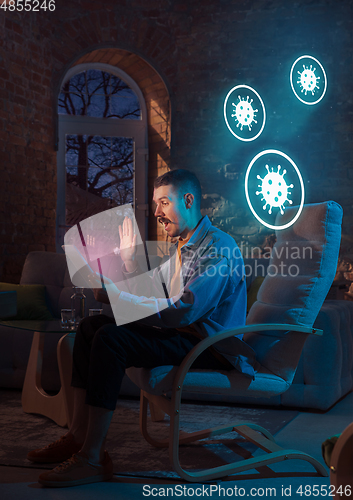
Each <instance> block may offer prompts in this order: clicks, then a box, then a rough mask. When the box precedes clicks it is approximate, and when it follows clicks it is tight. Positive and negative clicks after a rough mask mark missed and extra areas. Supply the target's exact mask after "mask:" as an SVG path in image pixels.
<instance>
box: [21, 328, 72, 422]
mask: <svg viewBox="0 0 353 500" xmlns="http://www.w3.org/2000/svg"><path fill="white" fill-rule="evenodd" d="M44 337H45V333H44V332H34V334H33V341H32V346H31V351H30V354H29V359H28V364H27V370H26V376H25V380H24V384H23V389H22V408H23V411H24V412H26V413H38V414H39V415H44V416H46V417H49V418H51V419H52V420H54V422H56V423H57V424H58V425H60V426H62V427H65V425H67V415H66V411H65V406H64V395H63V391H62V389H60V392H59V393H58V394H56V395H55V396H49V394H47V393H46V392H45V391H44V389H43V387H42V382H41V376H42V361H43V350H44Z"/></svg>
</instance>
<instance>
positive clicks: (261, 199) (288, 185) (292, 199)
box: [245, 149, 304, 230]
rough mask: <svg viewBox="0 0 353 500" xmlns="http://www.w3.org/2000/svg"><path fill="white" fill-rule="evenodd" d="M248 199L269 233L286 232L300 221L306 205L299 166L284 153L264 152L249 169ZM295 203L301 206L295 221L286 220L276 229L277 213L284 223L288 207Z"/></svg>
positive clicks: (294, 218)
mask: <svg viewBox="0 0 353 500" xmlns="http://www.w3.org/2000/svg"><path fill="white" fill-rule="evenodd" d="M278 156H279V157H280V158H278ZM279 162H280V163H279ZM259 181H261V183H260V184H259ZM245 196H246V200H247V202H248V205H249V207H250V210H251V212H252V213H253V215H254V216H255V217H256V219H257V220H258V221H259V222H261V224H263V225H264V226H266V227H268V228H270V229H276V230H279V229H286V228H287V227H289V226H291V225H292V224H293V223H294V222H295V221H296V220H297V219H298V217H299V215H300V213H301V211H302V209H303V205H304V183H303V179H302V176H301V174H300V171H299V169H298V167H297V165H296V164H295V163H294V161H293V160H292V159H291V158H290V157H289V156H288V155H286V154H285V153H283V152H282V151H277V150H275V149H267V150H265V151H262V152H261V153H259V154H257V155H256V156H255V157H254V158H253V159H252V160H251V162H250V164H249V166H248V168H247V171H246V175H245ZM293 203H294V205H298V210H297V212H296V214H295V215H294V217H292V219H291V220H289V221H288V220H285V219H286V217H284V220H283V223H280V224H278V225H275V224H274V222H275V219H276V217H277V215H278V212H280V215H281V217H280V219H281V218H282V216H284V215H285V209H286V207H287V206H288V205H292V204H293ZM261 209H262V212H261Z"/></svg>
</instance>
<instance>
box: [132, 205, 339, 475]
mask: <svg viewBox="0 0 353 500" xmlns="http://www.w3.org/2000/svg"><path fill="white" fill-rule="evenodd" d="M295 210H296V208H295V207H292V208H287V209H286V212H285V215H284V216H283V217H282V219H281V223H282V224H284V223H285V222H286V221H289V220H291V218H292V217H293V215H294V213H295ZM284 219H285V221H284ZM341 221H342V208H341V207H340V206H339V205H338V204H337V203H335V202H332V201H331V202H326V203H321V204H313V205H306V206H304V208H303V211H302V214H301V216H300V218H299V219H298V220H297V221H296V222H295V224H293V225H292V226H290V227H289V228H287V229H286V230H283V231H278V232H277V242H276V244H275V246H274V249H273V252H272V257H271V261H270V265H269V270H268V273H267V276H266V278H265V280H264V282H263V284H262V285H261V287H260V290H259V292H258V296H257V301H256V302H255V303H254V305H253V306H252V308H251V309H250V312H249V315H248V318H247V325H246V326H244V327H241V328H237V329H234V330H228V331H224V332H222V333H220V334H218V335H216V336H214V337H209V338H206V339H203V340H202V341H200V343H199V344H198V345H197V346H195V348H194V349H193V350H192V351H191V352H190V353H189V354H188V355H187V356H186V358H185V359H184V361H183V363H182V364H181V365H180V367H177V366H160V367H155V368H152V369H145V368H129V369H128V370H127V371H126V373H127V375H128V376H129V377H130V378H131V380H132V381H133V382H135V384H137V385H138V386H139V387H140V389H141V406H140V429H141V432H142V434H143V436H144V437H145V439H146V440H147V441H148V442H149V443H151V444H152V445H153V446H157V447H169V456H170V460H171V462H172V464H173V467H174V469H175V471H176V472H177V473H178V474H179V475H180V476H181V477H182V478H183V479H185V480H187V481H192V482H197V481H205V480H211V479H216V478H220V477H224V476H228V475H230V474H234V473H237V472H241V471H244V470H249V469H253V468H258V467H260V466H264V465H269V464H271V463H275V462H279V461H282V460H286V459H289V458H292V459H302V460H306V461H308V462H309V463H311V464H312V465H313V466H314V468H315V469H316V470H317V472H318V473H319V474H321V475H322V476H327V475H328V474H327V472H326V470H325V468H324V467H323V466H322V465H321V463H320V462H318V461H317V460H316V459H314V458H313V457H311V456H309V455H307V454H305V453H303V452H300V451H296V450H286V449H282V448H281V447H280V446H278V445H277V444H276V443H275V440H274V438H273V436H272V435H271V434H270V433H269V432H268V431H267V430H266V429H264V428H263V427H260V426H257V425H253V424H247V423H246V422H231V423H229V425H226V426H221V427H215V428H212V429H206V430H203V431H198V432H194V433H190V434H189V435H184V436H183V437H180V436H179V419H180V405H181V395H182V391H183V390H186V391H187V392H188V393H189V394H190V393H194V394H196V393H198V392H202V393H205V392H208V393H212V394H233V395H237V396H240V397H241V396H251V397H253V398H254V402H255V403H256V398H257V397H264V396H265V397H271V396H273V395H278V394H282V393H283V392H285V391H286V390H287V389H288V388H289V387H290V385H291V383H292V381H293V378H294V375H295V371H296V368H297V365H298V362H299V358H300V355H301V352H302V349H303V346H304V343H305V341H306V339H307V336H308V334H310V333H311V334H318V335H322V330H316V329H314V328H313V327H312V325H313V324H314V321H315V319H316V316H317V314H318V312H319V310H320V308H321V306H322V303H323V301H324V299H325V297H326V295H327V292H328V291H329V288H330V286H331V283H332V281H333V279H334V276H335V271H336V265H337V259H338V252H339V246H340V231H341ZM233 335H243V340H244V341H245V342H247V343H248V344H249V345H250V346H251V347H252V348H253V349H254V351H255V352H256V358H257V362H258V364H257V366H256V376H255V379H254V380H250V379H249V378H247V377H245V376H244V375H243V374H241V373H240V372H238V371H237V370H235V369H234V370H230V371H222V370H220V371H212V370H200V369H198V370H196V369H192V363H193V361H194V360H195V359H196V358H197V356H199V354H200V353H201V352H202V351H204V350H205V349H207V348H208V347H209V346H211V345H213V344H215V343H216V342H219V341H221V340H224V339H226V338H230V337H232V336H233ZM148 404H149V405H150V410H151V417H152V419H153V420H162V419H163V418H164V414H165V413H167V414H168V415H170V433H169V439H166V440H159V441H157V440H156V439H154V438H152V437H151V436H150V435H149V433H148V429H147V407H148ZM230 431H235V432H236V433H238V434H240V435H242V436H243V437H245V439H247V440H249V441H251V442H252V443H254V444H255V445H256V446H258V447H259V448H261V449H262V450H264V451H265V452H266V453H265V454H262V455H260V456H256V457H255V458H254V457H253V458H250V459H246V460H241V461H238V462H234V463H231V464H227V465H223V466H219V467H214V468H210V469H207V470H204V471H197V472H194V471H187V470H184V469H183V468H182V467H181V465H180V462H179V444H186V443H190V442H192V441H195V440H199V439H203V438H205V437H209V436H215V435H219V434H222V433H226V432H230Z"/></svg>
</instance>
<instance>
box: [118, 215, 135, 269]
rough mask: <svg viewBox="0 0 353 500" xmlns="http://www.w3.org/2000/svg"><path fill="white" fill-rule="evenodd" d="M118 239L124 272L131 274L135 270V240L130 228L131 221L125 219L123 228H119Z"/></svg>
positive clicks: (127, 218)
mask: <svg viewBox="0 0 353 500" xmlns="http://www.w3.org/2000/svg"><path fill="white" fill-rule="evenodd" d="M119 237H120V257H121V258H122V260H123V262H124V264H125V267H126V270H127V271H128V272H133V271H135V269H136V263H135V262H134V260H135V254H136V238H137V235H136V234H134V230H133V227H132V220H131V219H130V218H129V217H125V219H124V221H123V226H122V227H121V226H119Z"/></svg>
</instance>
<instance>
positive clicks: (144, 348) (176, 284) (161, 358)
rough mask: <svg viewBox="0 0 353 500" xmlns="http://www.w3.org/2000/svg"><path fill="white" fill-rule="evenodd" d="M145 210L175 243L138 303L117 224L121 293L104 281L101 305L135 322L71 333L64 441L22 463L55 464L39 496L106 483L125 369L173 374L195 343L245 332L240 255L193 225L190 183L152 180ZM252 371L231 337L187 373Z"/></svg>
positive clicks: (224, 239) (126, 230)
mask: <svg viewBox="0 0 353 500" xmlns="http://www.w3.org/2000/svg"><path fill="white" fill-rule="evenodd" d="M153 200H154V202H155V204H156V210H155V213H154V215H155V216H156V217H158V219H159V221H160V222H161V223H163V224H164V227H165V230H166V232H167V233H168V235H169V236H170V237H174V238H178V243H177V245H175V246H174V247H173V249H172V250H173V251H174V255H173V251H172V255H171V257H172V258H170V259H169V261H168V262H167V263H166V264H165V265H164V266H160V268H157V269H156V270H154V273H153V279H150V278H148V279H147V285H146V283H145V285H144V292H146V290H147V294H141V293H140V291H139V289H138V284H139V269H138V265H137V263H136V259H135V254H136V236H135V235H134V234H133V229H132V222H131V220H130V219H128V218H125V220H124V222H123V225H122V227H121V226H120V227H119V236H120V256H121V258H122V260H123V262H124V266H123V273H124V275H125V277H126V279H127V285H128V288H129V290H130V292H127V291H121V290H119V289H118V288H117V286H116V285H115V284H114V283H112V282H109V280H106V287H107V291H108V295H109V299H110V302H111V304H112V305H113V304H114V307H115V306H116V308H117V309H118V310H119V311H126V310H130V311H136V313H137V316H138V317H140V318H143V319H142V320H140V321H131V322H128V323H127V324H124V325H122V326H117V325H116V324H115V322H114V320H113V319H112V318H108V317H107V316H93V317H90V318H86V319H84V320H83V321H82V322H81V323H80V325H79V327H78V330H77V334H76V339H75V346H74V353H73V375H72V385H73V387H74V415H73V420H72V423H71V426H70V429H69V432H68V433H67V434H66V435H65V436H63V437H61V438H60V439H59V440H58V441H56V442H55V443H52V444H51V445H49V446H47V447H45V448H43V449H39V450H34V451H32V452H30V453H29V454H28V459H29V460H32V461H33V462H46V463H56V462H61V461H64V463H63V464H61V465H59V466H58V467H56V468H55V469H54V470H53V471H50V472H45V473H43V474H41V475H40V477H39V482H40V483H41V484H43V485H45V486H54V487H60V486H73V485H78V484H85V483H91V482H97V481H105V480H109V479H110V478H111V477H112V476H113V465H112V462H111V459H110V457H109V455H108V453H107V452H106V451H105V449H104V445H105V439H106V435H107V432H108V428H109V425H110V421H111V418H112V415H113V411H114V409H115V406H116V402H117V399H118V395H119V390H120V385H121V382H122V379H123V376H124V372H125V368H127V367H130V366H136V367H146V368H148V367H149V368H150V367H154V366H159V365H179V364H180V363H181V362H182V360H183V359H184V357H185V356H186V355H187V354H188V352H189V351H190V350H191V349H192V348H193V347H194V346H195V345H196V344H197V343H198V342H199V340H200V339H201V338H204V337H206V336H208V335H214V334H216V333H218V332H220V331H222V330H225V329H227V328H232V327H237V326H240V325H243V324H244V322H245V311H246V285H245V280H244V265H243V261H242V258H241V254H240V251H239V249H238V247H237V245H236V243H235V242H234V240H233V239H232V238H231V237H230V236H228V235H227V234H225V233H224V232H222V231H220V230H219V229H217V228H215V227H213V226H212V225H211V223H210V221H209V219H208V217H207V216H206V217H202V215H201V211H200V201H201V188H200V184H199V181H198V179H197V178H196V177H195V175H194V174H192V173H191V172H188V171H186V170H172V171H170V172H167V173H166V174H164V175H162V176H160V177H158V178H157V179H156V180H155V183H154V194H153ZM173 257H174V258H173ZM161 274H162V275H163V278H161ZM96 286H99V285H98V284H97V285H96ZM146 287H147V288H146ZM102 295H103V296H102ZM96 297H97V298H99V299H100V300H102V299H103V301H104V300H106V297H104V291H102V290H100V291H99V290H97V291H96ZM114 307H113V310H114ZM130 318H131V317H130ZM131 319H132V318H131ZM219 344H221V345H219ZM254 362H255V357H254V353H253V351H252V349H251V348H250V347H249V346H247V345H246V344H245V343H243V342H242V341H241V340H240V339H238V338H236V337H233V338H231V339H229V341H223V342H220V343H218V344H217V345H216V347H215V348H213V349H212V350H208V351H205V352H204V353H203V354H202V355H201V356H200V357H199V358H198V359H197V360H196V361H195V364H194V365H193V366H194V367H195V368H197V367H199V368H211V369H223V370H224V369H230V368H233V367H235V368H237V369H238V370H239V371H242V372H243V373H244V374H246V375H247V376H249V377H252V376H253V375H254V370H253V365H254ZM65 460H66V461H65Z"/></svg>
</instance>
